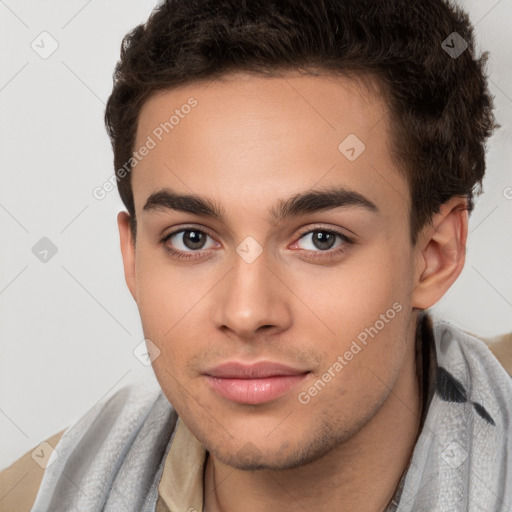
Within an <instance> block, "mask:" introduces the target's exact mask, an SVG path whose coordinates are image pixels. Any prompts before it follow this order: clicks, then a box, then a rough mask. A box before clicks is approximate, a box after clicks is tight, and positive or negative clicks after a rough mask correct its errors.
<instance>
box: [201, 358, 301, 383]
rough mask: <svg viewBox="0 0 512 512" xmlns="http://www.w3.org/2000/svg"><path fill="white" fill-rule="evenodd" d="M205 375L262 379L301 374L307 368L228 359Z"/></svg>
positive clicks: (224, 377) (268, 362) (207, 371)
mask: <svg viewBox="0 0 512 512" xmlns="http://www.w3.org/2000/svg"><path fill="white" fill-rule="evenodd" d="M204 373H205V375H209V376H211V377H219V378H223V379H263V378H265V377H276V376H279V375H301V374H303V373H307V370H301V369H298V368H292V367H291V366H286V365H284V364H280V363H273V362H270V361H260V362H258V363H252V364H245V363H240V362H237V361H228V362H226V363H223V364H220V365H218V366H215V367H214V368H210V369H208V370H206V371H205V372H204Z"/></svg>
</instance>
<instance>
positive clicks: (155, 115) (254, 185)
mask: <svg viewBox="0 0 512 512" xmlns="http://www.w3.org/2000/svg"><path fill="white" fill-rule="evenodd" d="M370 86H371V87H370ZM388 114H389V112H388V110H387V106H386V103H385V101H384V100H383V99H382V97H381V96H380V95H379V94H378V92H377V88H376V86H375V84H371V83H369V82H368V81H366V82H365V80H364V79H361V80H352V79H349V78H347V77H340V76H337V77H333V76H330V77H328V76H310V75H306V76H304V75H303V76H299V75H297V74H295V75H294V74H289V75H287V76H281V77H272V78H268V77H262V76H254V75H249V74H245V75H244V74H236V75H230V76H227V77H223V78H222V79H220V80H213V81H210V82H201V83H193V84H190V85H187V86H182V87H179V88H176V89H172V90H168V91H163V92H158V93H156V94H154V95H153V96H152V97H151V98H150V99H149V100H148V101H147V102H146V103H145V104H144V106H143V108H142V110H141V113H140V116H139V123H138V128H137V137H136V142H135V148H134V149H135V150H138V149H140V148H142V147H144V146H147V147H150V148H151V149H149V150H146V151H144V153H145V156H144V157H143V158H141V159H140V161H138V162H137V165H136V166H135V167H134V169H133V170H132V187H133V191H134V199H135V204H136V211H137V214H138V213H139V212H141V211H142V208H143V206H144V203H145V201H146V199H147V198H148V197H149V195H151V194H152V193H155V192H156V191H158V190H161V189H162V188H165V187H169V188H171V189H172V190H174V191H179V192H180V193H193V194H198V195H201V196H207V197H210V198H212V199H215V200H216V202H218V203H222V204H223V206H225V209H227V210H228V212H229V209H230V208H231V209H232V212H231V213H233V214H235V212H236V211H240V210H241V209H247V210H249V209H252V211H253V212H257V211H258V210H259V209H261V208H265V209H267V206H269V207H270V206H271V205H273V204H274V203H275V202H276V201H277V200H278V199H279V198H285V197H289V196H290V195H293V194H297V193H301V192H304V191H305V190H311V189H315V188H324V187H330V186H343V187H345V188H347V189H350V190H355V191H357V192H359V193H361V194H362V195H364V196H365V197H368V198H370V200H371V201H372V202H374V203H376V204H377V205H378V206H379V209H381V210H383V211H384V212H385V213H387V215H388V216H394V215H399V216H402V217H403V216H404V215H405V212H407V210H408V204H407V203H408V195H409V194H408V187H407V183H406V181H405V179H404V178H403V176H402V175H401V174H400V173H399V172H398V171H397V165H396V163H395V162H394V161H393V159H392V158H391V155H390V152H389V142H390V141H389V134H388V129H389V125H388V123H389V116H388ZM261 211H262V212H263V210H261Z"/></svg>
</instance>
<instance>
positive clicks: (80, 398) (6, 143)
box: [0, 0, 512, 468]
mask: <svg viewBox="0 0 512 512" xmlns="http://www.w3.org/2000/svg"><path fill="white" fill-rule="evenodd" d="M460 3H461V5H463V6H464V8H465V9H466V10H467V11H468V12H469V14H470V16H471V19H472V20H473V24H474V25H475V26H476V30H477V36H478V39H477V40H478V48H477V53H478V54H480V52H481V50H482V49H488V50H490V52H491V57H490V62H489V66H488V71H489V73H490V89H491V92H492V94H493V95H494V96H495V104H496V110H497V117H498V122H500V123H501V124H502V128H501V129H500V130H498V131H497V132H496V134H495V135H494V137H493V138H491V139H490V141H489V143H488V158H487V163H488V169H487V177H486V179H485V182H484V194H483V195H482V196H480V198H479V199H478V200H477V205H476V209H475V211H474V213H473V215H472V216H471V217H470V235H469V242H468V249H467V261H466V266H465V269H464V271H463V273H462V275H461V276H460V278H459V279H458V281H457V282H456V283H455V284H454V285H453V287H452V288H451V289H450V290H449V292H448V293H447V294H446V296H445V297H444V298H443V299H442V300H441V301H440V302H439V303H438V304H437V305H436V306H435V308H434V312H435V313H436V314H437V315H436V316H437V318H444V319H448V320H450V321H452V322H453V323H454V324H456V325H458V326H460V327H462V328H463V329H466V330H469V331H471V332H473V333H476V334H478V335H481V336H493V335H497V334H501V333H504V332H510V331H512V270H511V266H510V263H511V260H512V258H511V257H512V199H507V198H506V197H505V194H504V191H505V190H506V188H507V187H512V171H511V167H510V165H511V161H512V131H511V128H510V122H511V119H512V66H511V63H512V38H511V33H512V0H500V1H496V0H490V1H489V0H462V1H461V2H460ZM154 5H155V1H154V0H137V1H134V0H132V1H126V0H123V1H120V0H117V1H113V0H109V1H100V0H89V1H83V0H80V1H76V0H65V1H64V0H62V1H49V0H48V1H41V0H33V1H21V0H5V1H2V0H0V38H1V45H0V54H1V61H0V62H1V66H0V172H1V186H0V226H1V230H2V245H1V247H2V250H1V251H0V258H1V259H0V340H1V342H0V343H1V350H0V439H1V444H0V468H1V467H5V466H7V465H9V464H10V463H11V462H12V461H13V460H14V459H16V458H18V457H19V456H20V455H22V454H23V453H24V452H25V451H27V450H29V449H31V448H33V447H35V446H36V445H37V444H38V443H39V442H41V441H42V440H44V439H45V438H47V437H49V436H51V435H53V434H54V433H56V432H58V431H60V430H62V429H63V428H65V427H67V426H68V425H70V424H71V423H72V422H73V421H75V420H76V419H78V418H79V417H80V416H81V415H83V414H84V413H85V412H86V411H87V410H88V409H89V408H90V407H92V406H93V405H94V404H95V403H96V402H97V401H98V400H100V399H101V398H103V397H104V396H106V395H109V394H111V393H113V392H114V391H116V390H117V389H119V388H120V387H122V386H124V385H126V384H128V383H130V382H133V381H134V380H138V379H141V378H143V379H154V376H153V373H152V370H151V368H150V367H145V366H143V365H142V364H141V363H140V362H139V361H138V360H137V359H136V358H135V357H134V355H133V353H132V351H133V349H134V348H135V347H136V346H137V345H138V344H139V343H140V342H141V341H142V339H143V334H142V328H141V325H140V319H139V315H138V310H137V307H136V304H135V302H134V301H133V299H132V297H131V295H130V293H129V291H128V289H127V287H126V284H125V282H124V275H123V270H122V260H121V255H120V250H119V237H118V232H117V224H116V214H117V212H118V211H119V210H121V209H123V205H122V203H121V201H120V199H119V197H118V193H117V190H114V191H113V192H111V193H110V194H108V195H107V197H106V198H105V199H104V200H103V201H98V200H96V199H95V198H94V197H93V195H92V190H93V188H94V187H96V186H98V185H101V184H102V183H103V182H104V181H105V180H106V179H108V178H109V177H110V176H111V175H112V173H113V171H114V169H113V164H112V159H113V157H112V152H111V148H110V142H109V140H108V137H107V135H106V132H105V129H104V124H103V115H104V107H105V102H106V100H107V98H108V96H109V94H110V91H111V87H112V79H111V76H112V72H113V69H114V65H115V62H116V61H117V59H118V56H119V48H120V43H121V39H122V37H123V35H124V34H125V33H126V32H127V31H128V30H130V29H131V28H133V27H134V26H135V25H137V24H139V23H141V22H143V21H145V20H146V19H147V17H148V15H149V13H150V11H151V9H152V8H153V6H154ZM43 31H47V32H48V33H49V34H51V36H52V37H53V38H54V39H55V40H56V41H57V42H58V45H59V46H58V49H57V50H56V51H55V52H54V53H53V54H52V55H51V56H50V57H49V58H47V59H42V58H41V57H40V56H39V55H38V54H37V53H36V52H35V51H34V50H33V49H32V48H31V43H32V41H33V40H36V42H37V41H39V40H40V39H38V37H39V35H40V34H41V32H43ZM447 35H448V34H447ZM440 43H441V42H440ZM46 44H49V40H47V43H46ZM48 47H49V46H46V48H48ZM511 195H512V194H509V196H508V197H509V198H510V197H511ZM42 237H48V238H49V239H50V240H51V241H52V242H53V243H54V244H55V245H56V246H57V249H58V252H57V254H56V255H55V256H54V257H53V258H51V259H50V260H49V261H48V262H47V263H43V262H41V261H40V260H39V259H38V258H36V256H35V255H34V254H33V253H32V247H33V246H34V245H35V244H36V243H37V242H38V241H39V240H40V239H41V238H42Z"/></svg>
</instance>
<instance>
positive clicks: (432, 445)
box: [32, 314, 512, 512]
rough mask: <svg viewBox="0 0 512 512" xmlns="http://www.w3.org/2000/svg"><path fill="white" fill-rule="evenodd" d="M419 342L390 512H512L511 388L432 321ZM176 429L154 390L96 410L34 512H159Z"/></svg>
mask: <svg viewBox="0 0 512 512" xmlns="http://www.w3.org/2000/svg"><path fill="white" fill-rule="evenodd" d="M416 342H417V349H418V350H419V351H420V353H421V356H422V357H421V360H422V367H423V379H424V380H423V381H422V382H423V384H422V392H423V399H424V400H423V403H424V408H423V415H422V419H421V422H420V425H421V431H420V435H419V437H418V440H417V443H416V446H415V448H414V451H413V454H412V457H411V460H410V462H409V465H408V467H407V468H406V470H405V471H404V474H403V476H402V479H401V481H400V483H399V485H398V487H397V489H396V491H395V495H394V498H393V500H392V501H391V503H390V505H389V506H388V508H387V509H386V512H427V511H428V512H459V511H460V512H466V511H470V512H476V511H485V512H511V511H512V379H511V378H510V377H509V375H508V374H507V373H506V371H505V370H504V369H503V367H502V366H501V364H500V363H499V361H498V360H497V359H496V358H495V357H494V355H493V354H492V353H491V352H490V350H489V349H488V348H487V346H486V345H485V343H484V342H483V341H481V340H479V339H477V338H474V337H473V336H470V335H468V334H466V333H464V332H462V331H461V330H459V329H458V328H456V327H455V326H454V325H452V324H450V323H448V322H444V321H442V322H435V323H434V324H432V319H431V317H430V316H429V315H428V314H422V315H421V316H420V318H419V321H418V329H417V337H416ZM176 421H177V413H176V411H174V409H173V408H172V407H171V405H170V404H169V402H168V400H167V399H166V397H165V396H164V395H163V393H162V391H161V390H160V388H159V387H157V386H155V384H150V385H148V386H145V387H140V386H133V385H131V386H127V387H125V388H123V389H121V390H120V391H118V392H117V393H116V394H114V395H113V396H112V397H111V398H110V399H108V400H104V401H102V402H100V403H98V404H97V405H96V406H95V407H93V408H92V409H91V410H90V411H89V412H88V413H87V414H86V415H85V416H84V417H83V418H81V419H80V420H79V421H78V422H77V423H75V424H74V425H73V426H71V427H70V428H69V429H68V430H66V432H65V433H64V435H63V436H62V438H61V440H60V442H59V443H58V445H57V446H56V452H57V454H58V456H57V458H56V459H55V460H54V461H53V462H52V463H51V465H50V466H49V467H48V468H47V469H46V471H45V474H44V477H43V481H42V483H41V487H40V489H39V493H38V495H37V498H36V501H35V503H34V506H33V508H32V512H100V511H102V512H154V511H155V507H156V501H157V499H158V483H159V481H160V478H161V475H162V471H163V466H164V463H165V458H166V456H167V453H168V451H169V448H170V445H171V443H172V440H173V438H174V435H175V433H176V428H175V427H176ZM171 512H175V511H171Z"/></svg>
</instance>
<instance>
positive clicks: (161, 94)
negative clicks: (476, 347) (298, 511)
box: [106, 0, 498, 468]
mask: <svg viewBox="0 0 512 512" xmlns="http://www.w3.org/2000/svg"><path fill="white" fill-rule="evenodd" d="M454 32H456V33H457V34H458V35H459V36H460V37H462V39H463V40H464V41H465V42H466V43H467V48H466V49H465V51H463V52H462V53H460V55H457V56H456V57H455V56H454V55H453V54H450V53H449V51H447V50H446V49H445V48H446V46H445V45H444V44H443V41H445V40H447V39H448V38H449V37H450V36H451V35H452V34H453V33H454ZM452 37H453V36H452ZM449 44H450V45H451V46H453V43H452V40H450V39H449ZM457 44H458V43H457ZM486 58H487V54H483V55H482V56H481V57H480V58H476V57H475V55H474V39H473V31H472V27H471V25H470V23H469V20H468V18H467V16H466V14H465V13H463V12H462V11H461V10H460V9H458V8H457V7H455V6H452V5H449V4H448V3H447V2H445V1H443V0H418V1H414V2H411V1H410V0H408V1H405V0H393V1H389V2H374V1H371V2H370V1H361V0H358V1H352V0H348V1H343V0H315V1H313V0H294V1H291V0H290V1H282V0H280V1H268V2H263V3H250V2H247V3H246V2H240V1H239V0H201V1H190V0H175V1H168V2H165V3H163V4H161V5H160V6H158V7H157V8H156V9H155V11H154V12H153V14H152V15H151V17H150V19H149V20H148V21H147V23H145V24H144V25H140V26H138V27H136V28H135V29H134V30H132V31H131V32H130V33H129V34H128V35H127V36H126V37H125V39H124V41H123V44H122V52H121V59H120V61H119V63H118V65H117V67H116V71H115V75H114V88H113V91H112V95H111V96H110V98H109V101H108V104H107V110H106V124H107V130H108V133H109V136H110V137H111V140H112V145H113V149H114V165H115V169H116V174H117V183H118V188H119V192H120V195H121V198H122V200H123V203H124V205H125V206H126V209H127V211H128V212H127V213H126V212H122V213H120V214H119V217H118V222H119V230H120V236H121V248H122V253H123V261H124V267H125V277H126V281H127V284H128V287H129V289H130V291H131V293H132V295H133V297H134V299H135V300H136V302H137V305H138V308H139V311H140V314H141V320H142V325H143V329H144V334H145V337H146V338H147V339H149V340H151V344H152V346H156V347H157V348H158V351H157V352H158V353H159V355H158V357H156V358H155V359H154V361H153V366H154V370H155V373H156V376H157V378H158V380H159V382H160V384H161V386H162V389H163V391H164V392H165V394H166V396H167V397H168V398H169V400H170V402H171V403H172V405H173V406H174V407H175V409H176V410H177V412H178V413H179V414H180V416H182V417H183V419H184V421H185V422H186V423H187V425H188V426H189V428H191V430H192V431H193V432H194V434H195V435H196V436H197V437H198V438H199V439H200V440H201V441H202V442H203V444H205V446H206V447H207V448H208V449H209V450H210V451H212V453H214V454H215V455H217V456H218V457H219V458H220V459H222V460H223V461H225V462H226V463H229V464H232V465H234V466H238V467H243V468H250V467H253V468H256V467H259V468H262V467H268V468H285V467H293V466H297V465H300V464H303V463H305V462H306V461H311V460H314V459H315V458H318V457H320V456H321V455H322V454H324V453H326V452H327V451H328V450H329V449H331V448H332V447H334V446H336V445H337V444H339V443H340V442H341V441H343V440H344V439H348V438H349V437H350V436H353V435H354V434H355V433H357V431H358V429H360V428H361V426H362V425H364V424H365V423H366V422H368V421H369V420H370V419H371V418H372V417H373V416H374V415H375V414H377V412H378V410H379V408H380V407H381V406H382V404H383V403H384V402H385V401H386V399H387V398H388V396H389V393H390V390H391V389H393V388H394V386H396V385H398V383H399V382H401V381H402V380H403V376H404V375H405V373H406V371H407V367H409V366H410V365H411V364H412V358H411V357H410V355H411V354H412V352H411V347H410V345H411V342H412V340H411V333H413V331H414V325H415V319H416V316H417V313H418V311H420V310H423V309H427V308H429V307H430V306H431V305H433V304H434V303H435V302H437V301H438V300H439V299H440V298H441V297H442V296H443V295H444V293H446V291H447V290H448V288H449V287H450V286H451V285H452V284H453V282H454V281H455V279H456V278H457V277H458V275H459V274H460V272H461V270H462V268H463V265H464V247H465V243H466V234H467V219H468V215H469V213H470V211H471V210H472V208H473V196H474V194H477V193H479V192H480V191H481V183H482V179H483V176H484V172H485V141H486V139H487V138H488V137H489V136H490V135H491V133H492V132H493V130H494V128H496V127H497V126H498V125H497V124H496V123H495V120H494V117H493V114H492V99H491V97H490V95H489V92H488V90H487V84H486V77H485V74H484V65H485V61H486ZM184 196H187V197H184ZM173 250H174V251H175V252H170V251H173ZM365 333H366V335H365ZM354 343H355V345H354ZM356 346H357V347H358V348H359V350H358V349H357V348H356ZM347 352H351V353H352V354H353V356H352V357H351V356H349V357H350V358H348V357H347V358H345V357H343V356H344V354H347ZM339 356H341V357H342V359H343V361H344V362H343V363H342V362H341V361H340V359H339ZM347 359H348V360H347ZM228 360H229V361H232V360H236V361H243V362H246V363H249V362H255V361H263V360H265V361H275V362H280V363H283V364H286V365H288V366H292V367H294V368H296V369H300V370H301V371H304V372H307V375H306V377H305V379H304V381H303V382H301V383H300V384H298V386H296V387H294V388H293V390H291V391H290V392H289V393H285V394H284V395H282V396H280V397H278V398H276V399H274V400H270V401H268V402H265V403H260V404H254V403H249V402H247V403H236V402H233V401H232V400H229V399H227V398H225V397H223V396H220V395H219V394H218V393H216V392H215V391H213V390H212V388H211V387H210V386H209V385H208V384H207V382H206V377H205V374H207V373H208V372H209V370H211V368H212V367H214V366H216V365H219V364H220V363H223V362H225V361H228ZM336 363H338V365H336ZM340 365H341V369H340ZM328 375H330V377H328ZM319 381H322V382H323V383H324V385H322V384H318V385H316V388H315V389H317V391H316V392H315V391H313V389H312V388H313V387H315V386H314V384H315V383H318V382H319ZM285 417H286V418H287V419H286V420H285V419H284V418H285ZM249 441H251V442H252V443H253V445H254V446H256V448H257V450H256V452H255V451H254V450H249V451H248V452H247V454H246V456H244V453H245V452H244V451H243V447H244V446H247V443H248V442H249ZM241 450H242V451H241Z"/></svg>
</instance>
